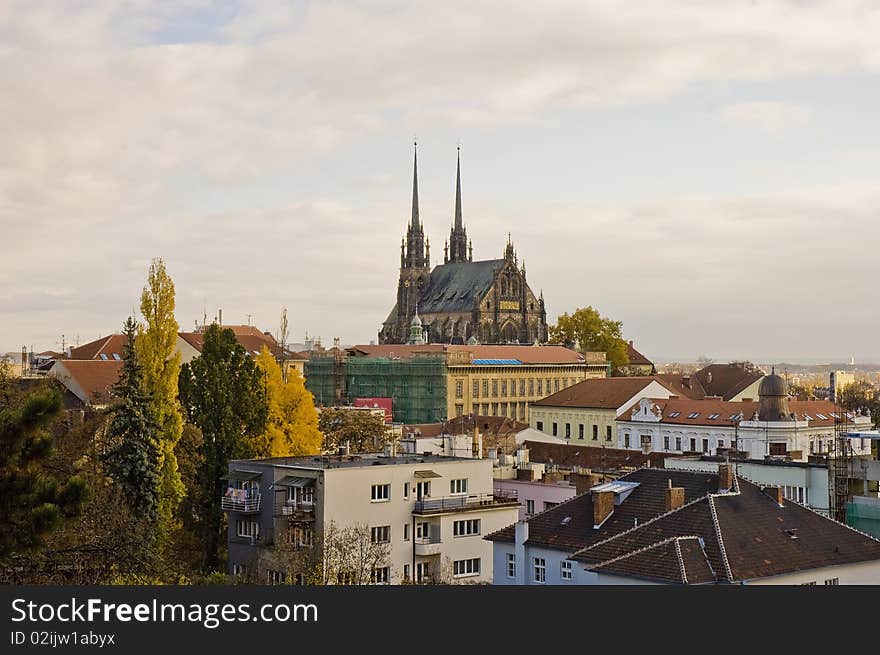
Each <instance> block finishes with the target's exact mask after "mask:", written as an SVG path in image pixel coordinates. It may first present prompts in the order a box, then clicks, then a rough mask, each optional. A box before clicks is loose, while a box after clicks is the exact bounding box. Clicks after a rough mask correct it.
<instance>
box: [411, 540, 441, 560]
mask: <svg viewBox="0 0 880 655" xmlns="http://www.w3.org/2000/svg"><path fill="white" fill-rule="evenodd" d="M440 544H441V540H440V537H439V536H433V535H432V536H430V537H416V540H415V546H416V555H417V556H421V557H427V556H429V555H439V554H440Z"/></svg>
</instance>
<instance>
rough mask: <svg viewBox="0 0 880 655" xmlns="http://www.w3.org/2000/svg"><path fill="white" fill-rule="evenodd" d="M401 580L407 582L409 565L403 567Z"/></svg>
mask: <svg viewBox="0 0 880 655" xmlns="http://www.w3.org/2000/svg"><path fill="white" fill-rule="evenodd" d="M403 579H404V580H409V564H404V565H403Z"/></svg>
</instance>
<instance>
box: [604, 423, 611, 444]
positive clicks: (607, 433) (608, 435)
mask: <svg viewBox="0 0 880 655" xmlns="http://www.w3.org/2000/svg"><path fill="white" fill-rule="evenodd" d="M605 441H611V426H610V425H606V426H605Z"/></svg>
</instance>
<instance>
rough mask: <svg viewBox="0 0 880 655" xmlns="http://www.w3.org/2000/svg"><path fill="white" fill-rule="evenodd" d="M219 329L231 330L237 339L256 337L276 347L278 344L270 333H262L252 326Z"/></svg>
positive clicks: (230, 326)
mask: <svg viewBox="0 0 880 655" xmlns="http://www.w3.org/2000/svg"><path fill="white" fill-rule="evenodd" d="M220 327H222V328H225V329H227V330H232V333H233V334H234V335H235V336H237V337H256V338H258V339H262V340H263V341H268V342H270V343H272V344H276V345H277V343H278V342H277V341H275V337H273V336H272V334H271V333H269V332H263V331H262V330H260V328H258V327H255V326H253V325H221V326H220Z"/></svg>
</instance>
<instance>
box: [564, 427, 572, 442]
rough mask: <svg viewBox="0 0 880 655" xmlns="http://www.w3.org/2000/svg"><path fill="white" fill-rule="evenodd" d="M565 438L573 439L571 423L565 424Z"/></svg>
mask: <svg viewBox="0 0 880 655" xmlns="http://www.w3.org/2000/svg"><path fill="white" fill-rule="evenodd" d="M565 438H566V439H571V423H566V424H565Z"/></svg>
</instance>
